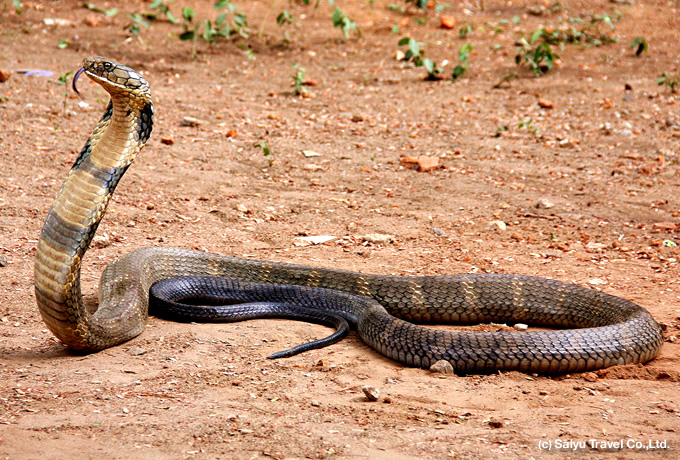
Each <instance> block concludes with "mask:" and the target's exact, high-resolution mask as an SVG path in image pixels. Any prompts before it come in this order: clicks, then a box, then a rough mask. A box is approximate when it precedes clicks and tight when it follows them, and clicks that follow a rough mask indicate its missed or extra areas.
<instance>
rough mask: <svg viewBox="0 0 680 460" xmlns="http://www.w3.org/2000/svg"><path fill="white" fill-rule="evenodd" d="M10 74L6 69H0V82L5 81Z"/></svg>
mask: <svg viewBox="0 0 680 460" xmlns="http://www.w3.org/2000/svg"><path fill="white" fill-rule="evenodd" d="M11 76H12V74H11V73H9V72H8V71H6V70H3V69H0V83H5V82H6V81H7V80H9V77H11Z"/></svg>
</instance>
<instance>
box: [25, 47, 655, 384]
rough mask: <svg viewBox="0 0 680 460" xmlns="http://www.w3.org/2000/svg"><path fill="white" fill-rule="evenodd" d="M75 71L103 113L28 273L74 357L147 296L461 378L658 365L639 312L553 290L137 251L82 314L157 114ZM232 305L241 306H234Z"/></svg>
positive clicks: (130, 88)
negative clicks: (90, 263) (101, 92)
mask: <svg viewBox="0 0 680 460" xmlns="http://www.w3.org/2000/svg"><path fill="white" fill-rule="evenodd" d="M83 72H84V73H85V74H86V75H87V76H88V77H89V78H90V79H92V80H93V81H95V82H96V83H98V84H99V85H101V86H102V87H103V88H104V89H105V90H106V91H107V92H108V93H109V95H110V98H111V100H110V102H109V105H108V107H107V109H106V112H105V113H104V115H103V117H102V118H101V120H100V121H99V123H98V124H97V125H96V127H95V128H94V130H93V132H92V134H91V135H90V137H89V138H88V139H87V141H86V143H85V146H84V148H83V150H82V151H81V153H80V156H79V157H78V158H77V160H76V162H75V164H74V165H73V167H72V169H71V170H70V172H69V173H68V176H67V178H66V180H65V182H64V184H63V186H62V188H61V190H60V191H59V193H58V195H57V197H56V200H55V202H54V204H53V206H52V208H51V209H50V211H49V213H48V215H47V219H46V222H45V225H44V227H43V230H42V233H41V236H40V240H39V242H38V248H37V254H36V261H35V294H36V298H37V304H38V308H39V310H40V313H41V315H42V318H43V320H44V321H45V323H46V324H47V327H48V328H49V329H50V330H51V331H52V332H53V333H54V334H55V335H56V336H57V337H58V338H59V339H60V340H61V341H62V342H63V343H65V344H66V345H67V346H68V347H70V348H71V349H73V350H81V351H82V352H95V351H98V350H102V349H104V348H107V347H111V346H115V345H117V344H120V343H122V342H125V341H127V340H130V339H132V338H134V337H136V336H137V335H139V334H140V333H141V332H142V330H143V328H144V325H145V323H146V320H147V317H148V314H149V292H150V290H151V288H152V287H154V296H153V299H152V300H153V301H152V313H153V314H160V315H162V316H168V317H171V318H174V319H180V320H197V319H202V320H207V321H214V320H226V321H233V320H241V319H245V318H251V317H258V316H281V317H288V318H295V319H302V320H305V321H313V322H319V323H321V324H327V325H330V326H332V327H335V328H337V329H338V331H337V332H336V334H334V336H335V337H333V336H331V337H329V338H328V339H327V340H328V342H327V343H330V342H332V341H334V340H337V339H338V338H339V337H341V336H343V335H344V334H345V333H346V330H347V324H351V325H353V326H355V327H356V328H357V331H358V333H359V335H360V337H361V338H362V340H363V341H364V342H366V343H367V344H368V345H370V346H371V347H373V348H374V349H375V350H377V351H378V352H380V353H382V354H383V355H385V356H387V357H389V358H392V359H394V360H396V361H399V362H400V363H403V364H405V365H408V366H414V367H421V368H428V367H430V366H431V365H432V364H433V363H435V362H436V361H439V360H446V361H448V362H449V363H451V365H452V366H453V367H454V370H455V371H456V373H459V374H466V373H488V372H494V371H499V370H519V371H526V372H538V373H566V372H577V371H586V370H593V369H598V368H604V367H608V366H612V365H616V364H625V363H638V362H646V361H648V360H650V359H652V358H654V357H655V356H656V355H657V354H658V353H659V350H660V348H661V345H662V342H663V336H662V333H661V329H660V327H659V325H658V324H657V323H656V321H654V319H653V318H652V316H651V315H650V314H649V313H648V312H647V311H646V310H645V309H644V308H642V307H640V306H638V305H636V304H634V303H632V302H629V301H627V300H624V299H621V298H619V297H615V296H612V295H608V294H605V293H602V292H599V291H596V290H593V289H588V288H584V287H579V286H576V285H573V284H568V283H562V282H559V281H554V280H549V279H544V278H537V277H529V276H519V275H494V274H489V275H486V274H485V275H456V276H416V277H399V276H382V275H369V274H362V273H354V272H350V271H345V270H338V269H333V268H317V267H310V266H303V265H292V264H284V263H276V262H267V261H259V260H251V259H242V258H236V257H227V256H219V255H212V254H206V253H201V252H195V251H188V250H183V249H173V248H164V247H149V248H142V249H137V250H135V251H133V252H131V253H129V254H127V255H125V256H122V257H121V258H119V259H117V260H115V261H114V262H112V263H111V264H110V265H109V266H108V267H106V269H105V270H104V272H103V274H102V277H101V282H100V287H99V306H98V308H97V309H96V311H95V312H90V311H88V309H87V308H86V307H85V305H84V304H83V300H82V296H81V289H80V268H81V263H82V260H83V256H84V255H85V252H86V251H87V249H88V247H89V245H90V242H91V241H92V238H93V236H94V234H95V232H96V230H97V226H98V225H99V222H100V221H101V219H102V217H103V216H104V213H105V211H106V208H107V205H108V203H109V200H110V198H111V196H112V194H113V192H114V189H115V187H116V185H117V184H118V181H119V180H120V178H121V177H122V175H123V174H124V173H125V171H126V169H127V168H128V166H129V165H130V163H131V162H132V160H133V159H134V157H135V155H136V154H137V153H138V152H139V150H140V149H141V148H142V147H143V146H144V144H145V143H146V141H147V140H148V138H149V136H150V134H151V129H152V125H153V116H154V112H153V105H152V101H151V93H150V89H149V84H148V83H147V81H146V80H145V79H144V78H143V77H142V76H141V75H140V74H139V73H137V72H135V71H134V70H132V69H131V68H129V67H127V66H125V65H122V64H119V63H117V62H114V61H111V60H109V59H106V58H102V57H88V58H86V59H85V60H84V62H83V68H82V69H81V70H80V71H79V72H78V74H77V75H76V77H75V78H74V88H75V83H76V80H77V77H78V76H79V75H80V74H81V73H83ZM166 291H167V292H166ZM166 294H167V298H165V297H164V296H165V295H166ZM235 302H246V304H245V305H243V306H239V305H231V304H234V303H235ZM197 303H198V304H205V305H206V306H205V307H203V306H197V305H193V304H197ZM220 303H224V304H225V305H223V306H220V305H219V304H220ZM426 322H427V323H479V322H502V323H510V324H512V323H516V322H522V323H527V324H531V325H541V326H550V327H556V328H557V329H551V330H535V331H534V330H532V331H510V332H494V333H491V332H474V333H473V332H450V331H439V330H435V329H432V328H428V327H425V326H421V325H417V324H415V323H426ZM325 344H326V342H324V341H319V342H318V343H316V342H315V343H312V344H307V345H308V346H311V347H315V346H323V345H325ZM301 347H303V348H304V347H305V345H302V346H301ZM297 351H300V350H299V349H293V350H289V352H290V354H292V353H295V352H297ZM282 353H283V354H282V355H283V356H286V355H287V354H286V353H288V352H282Z"/></svg>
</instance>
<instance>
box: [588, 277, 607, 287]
mask: <svg viewBox="0 0 680 460" xmlns="http://www.w3.org/2000/svg"><path fill="white" fill-rule="evenodd" d="M588 284H590V285H592V286H604V285H605V284H607V282H606V281H605V280H601V279H600V278H593V279H590V280H588Z"/></svg>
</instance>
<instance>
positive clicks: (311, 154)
mask: <svg viewBox="0 0 680 460" xmlns="http://www.w3.org/2000/svg"><path fill="white" fill-rule="evenodd" d="M302 155H304V157H305V158H312V157H320V156H321V154H320V153H319V152H315V151H314V150H303V151H302Z"/></svg>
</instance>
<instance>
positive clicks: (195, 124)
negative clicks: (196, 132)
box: [179, 117, 203, 128]
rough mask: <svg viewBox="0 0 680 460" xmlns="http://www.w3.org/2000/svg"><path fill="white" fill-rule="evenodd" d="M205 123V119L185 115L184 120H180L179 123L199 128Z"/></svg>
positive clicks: (183, 125)
mask: <svg viewBox="0 0 680 460" xmlns="http://www.w3.org/2000/svg"><path fill="white" fill-rule="evenodd" d="M202 124H203V120H199V119H198V118H194V117H184V118H182V121H180V122H179V125H180V126H182V127H190V128H198V127H199V126H201V125H202Z"/></svg>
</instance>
